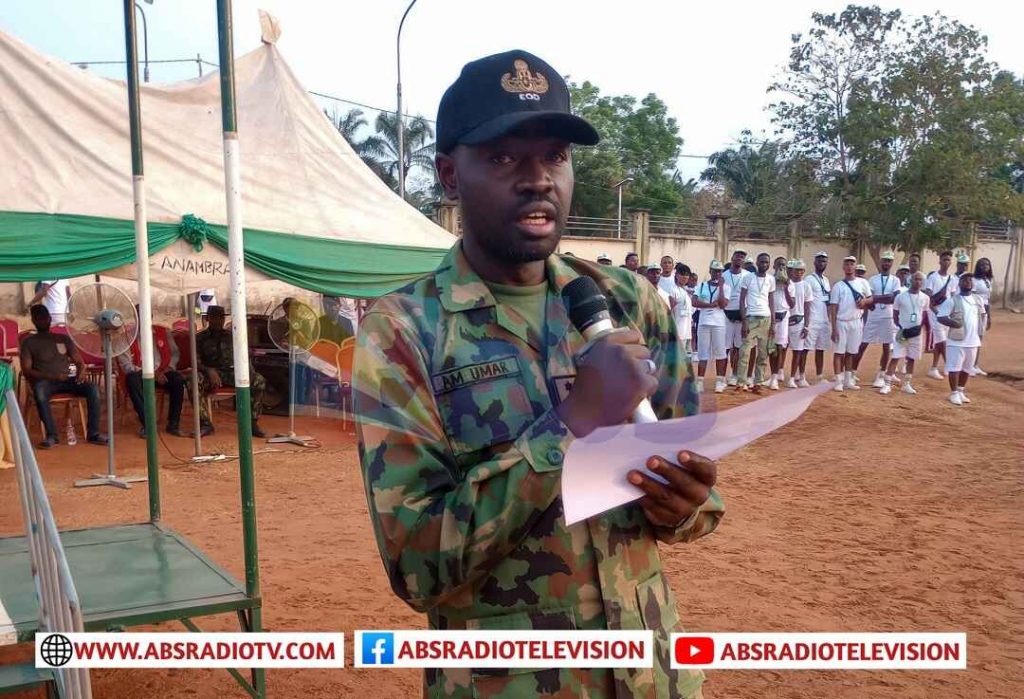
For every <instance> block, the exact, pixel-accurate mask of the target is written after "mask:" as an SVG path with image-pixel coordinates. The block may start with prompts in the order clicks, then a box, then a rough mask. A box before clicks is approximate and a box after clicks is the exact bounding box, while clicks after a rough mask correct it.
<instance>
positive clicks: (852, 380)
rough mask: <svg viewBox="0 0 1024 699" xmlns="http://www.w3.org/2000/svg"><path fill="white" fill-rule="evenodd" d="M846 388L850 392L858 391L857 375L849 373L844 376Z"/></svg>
mask: <svg viewBox="0 0 1024 699" xmlns="http://www.w3.org/2000/svg"><path fill="white" fill-rule="evenodd" d="M846 387H847V388H848V389H850V390H851V391H859V390H860V386H858V385H857V375H856V374H854V373H853V372H850V373H848V374H847V375H846Z"/></svg>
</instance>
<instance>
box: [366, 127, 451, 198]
mask: <svg viewBox="0 0 1024 699" xmlns="http://www.w3.org/2000/svg"><path fill="white" fill-rule="evenodd" d="M374 128H375V129H376V131H377V133H376V134H374V135H373V136H369V137H367V138H366V140H364V141H363V142H362V148H363V154H365V155H366V156H368V157H370V158H372V159H373V160H374V161H375V162H376V163H377V165H378V166H379V168H380V170H379V171H378V174H381V177H382V179H384V181H385V182H387V183H388V184H389V185H390V186H391V188H392V189H396V190H397V189H398V164H399V160H401V162H402V167H403V169H404V171H405V173H404V174H405V176H406V177H408V175H409V170H411V169H412V168H413V167H415V166H419V167H422V168H425V169H427V170H430V169H432V168H433V166H434V140H433V139H434V130H433V129H432V128H431V127H430V123H429V122H428V121H427V120H426V119H425V118H424V117H422V116H416V117H413V119H412V120H411V121H409V123H408V124H406V126H405V153H404V154H403V156H402V157H401V158H399V157H398V120H397V119H396V117H395V114H393V113H391V112H381V113H380V114H378V115H377V120H376V121H375V122H374Z"/></svg>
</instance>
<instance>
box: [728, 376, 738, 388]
mask: <svg viewBox="0 0 1024 699" xmlns="http://www.w3.org/2000/svg"><path fill="white" fill-rule="evenodd" d="M727 384H728V385H729V386H735V385H736V374H729V381H728V382H727Z"/></svg>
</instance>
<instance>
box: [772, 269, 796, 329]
mask: <svg viewBox="0 0 1024 699" xmlns="http://www.w3.org/2000/svg"><path fill="white" fill-rule="evenodd" d="M786 289H789V295H790V296H792V297H793V301H794V302H795V301H796V285H795V284H794V283H793V282H791V281H787V282H786V285H785V286H783V285H782V283H781V282H780V281H779V280H778V279H776V280H775V291H773V292H772V301H774V302H775V312H776V313H782V312H783V311H785V313H786V315H785V317H784V318H783V320H785V319H786V318H789V314H790V313H797V312H798V311H797V310H796V304H795V303H794V305H793V308H790V307H789V301H787V300H786Z"/></svg>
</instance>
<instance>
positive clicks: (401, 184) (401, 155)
mask: <svg viewBox="0 0 1024 699" xmlns="http://www.w3.org/2000/svg"><path fill="white" fill-rule="evenodd" d="M415 4H416V0H412V2H410V3H409V6H408V7H407V8H405V12H404V13H403V14H402V21H401V22H399V23H398V37H397V38H396V39H395V59H396V64H397V67H398V111H397V112H396V113H395V117H396V118H397V122H398V196H400V197H402V199H405V123H404V121H403V120H402V26H403V25H404V24H405V18H406V16H408V14H409V10H411V9H412V6H413V5H415Z"/></svg>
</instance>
